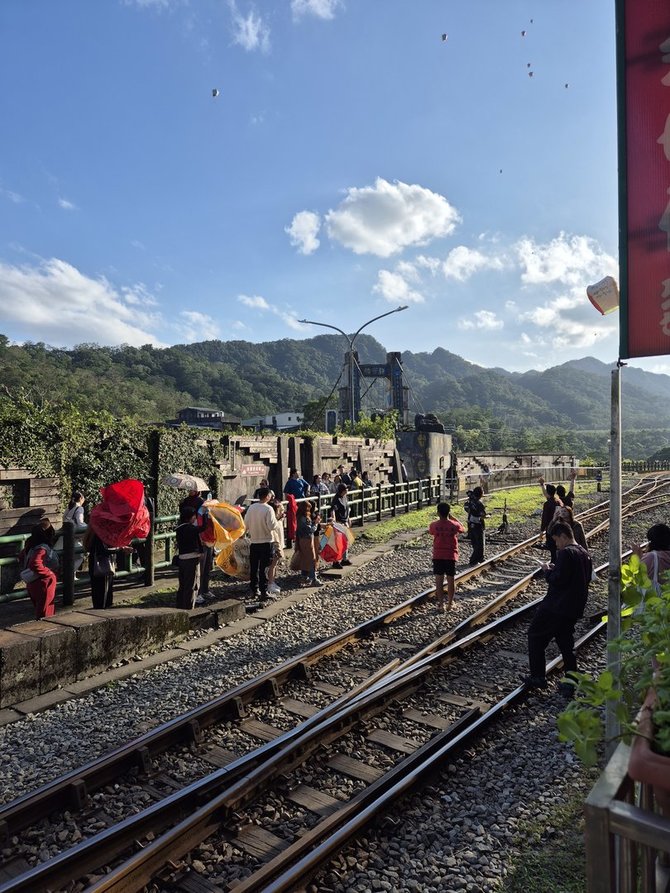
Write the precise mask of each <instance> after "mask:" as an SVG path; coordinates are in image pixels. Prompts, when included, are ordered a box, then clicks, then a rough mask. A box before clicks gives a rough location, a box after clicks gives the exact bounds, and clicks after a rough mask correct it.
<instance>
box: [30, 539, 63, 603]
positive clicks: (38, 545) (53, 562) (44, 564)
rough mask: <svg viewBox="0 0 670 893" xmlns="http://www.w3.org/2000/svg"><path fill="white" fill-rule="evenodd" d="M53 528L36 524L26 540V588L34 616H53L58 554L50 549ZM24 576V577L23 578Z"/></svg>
mask: <svg viewBox="0 0 670 893" xmlns="http://www.w3.org/2000/svg"><path fill="white" fill-rule="evenodd" d="M52 531H53V528H51V530H49V529H46V530H45V529H44V527H42V525H41V524H37V525H36V526H35V527H34V528H33V531H32V534H31V535H30V537H29V539H28V541H27V542H26V546H27V547H28V548H27V551H26V555H25V559H24V568H25V570H24V574H25V577H28V579H26V589H27V590H28V595H29V596H30V600H31V602H32V603H33V605H34V606H35V617H36V618H37V620H41V619H42V617H53V615H54V613H55V610H56V609H55V605H54V602H55V599H56V574H55V571H56V570H58V555H57V554H56V552H55V551H54V550H53V549H52V544H53V533H52ZM25 577H24V579H25Z"/></svg>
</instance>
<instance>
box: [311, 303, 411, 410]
mask: <svg viewBox="0 0 670 893" xmlns="http://www.w3.org/2000/svg"><path fill="white" fill-rule="evenodd" d="M401 310H407V305H405V306H401V307H396V308H395V309H394V310H388V311H387V312H386V313H380V315H379V316H373V317H372V319H369V320H368V321H367V322H364V323H363V325H362V326H361V327H360V328H359V329H358V330H357V331H356V332H354V334H353V335H351V336H349V335H347V333H346V332H345V331H344V330H343V329H340V328H338V326H334V325H332V324H331V323H329V322H315V321H314V320H313V319H299V320H298V322H300V323H304V324H305V325H308V326H323V327H324V328H326V329H334V330H335V331H336V332H339V333H340V335H344V337H345V338H346V339H347V344H348V345H349V418H350V420H351V424H352V425H354V424H355V423H356V418H355V415H356V411H355V404H354V342H355V340H356V338H358V336H359V335H360V333H361V332H362V331H363V329H364V328H365V327H366V326H369V325H370V323H373V322H376V321H377V320H378V319H383V318H384V317H385V316H390V315H391V314H392V313H400V311H401Z"/></svg>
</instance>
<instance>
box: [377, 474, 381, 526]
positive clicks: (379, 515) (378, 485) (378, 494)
mask: <svg viewBox="0 0 670 893" xmlns="http://www.w3.org/2000/svg"><path fill="white" fill-rule="evenodd" d="M381 519H382V483H381V481H380V482H379V483H378V484H377V520H378V521H381Z"/></svg>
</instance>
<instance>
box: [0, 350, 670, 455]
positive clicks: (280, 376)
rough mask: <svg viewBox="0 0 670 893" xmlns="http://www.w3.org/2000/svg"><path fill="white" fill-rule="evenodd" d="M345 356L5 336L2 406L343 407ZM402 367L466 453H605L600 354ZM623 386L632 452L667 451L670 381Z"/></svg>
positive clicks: (154, 413) (131, 409)
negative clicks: (537, 361)
mask: <svg viewBox="0 0 670 893" xmlns="http://www.w3.org/2000/svg"><path fill="white" fill-rule="evenodd" d="M356 346H357V349H358V352H359V358H360V360H361V362H364V363H379V362H383V361H384V359H385V356H386V349H385V348H384V347H383V345H381V344H380V343H379V342H378V341H376V340H375V339H374V338H372V337H371V336H369V335H361V336H359V337H358V339H357V341H356ZM343 357H344V351H343V341H342V338H340V337H339V336H337V335H319V336H317V337H315V338H310V339H308V340H301V341H297V340H292V339H288V338H285V339H281V340H278V341H272V342H266V343H262V344H253V343H251V342H247V341H203V342H200V343H196V344H180V345H175V346H173V347H167V348H162V349H158V348H154V347H151V346H150V345H145V346H143V347H129V346H127V345H123V346H119V347H98V346H97V345H94V344H82V345H78V346H76V347H74V348H72V349H71V350H64V349H60V348H52V347H49V346H47V345H45V344H43V343H36V344H35V343H27V344H24V345H21V346H19V345H12V344H10V343H9V341H8V339H7V338H5V337H4V336H0V375H1V382H2V385H3V390H4V394H5V396H4V399H9V398H10V397H11V395H12V394H13V393H17V392H18V391H20V390H22V391H23V393H24V394H26V395H27V396H28V397H29V398H30V399H31V400H33V401H34V402H40V403H44V402H47V403H52V404H58V403H61V402H70V403H72V404H74V405H75V406H77V407H79V408H80V409H82V410H86V409H94V410H108V411H110V412H112V413H113V414H115V415H135V416H139V417H140V418H142V419H145V420H147V421H161V420H165V419H169V418H174V417H175V413H176V410H177V409H179V408H181V407H183V406H189V405H190V406H212V407H217V408H219V409H223V410H224V411H226V412H229V413H231V414H233V415H238V416H240V417H242V418H245V417H248V416H252V415H261V414H270V413H272V412H277V411H281V410H286V409H302V408H303V407H304V406H305V404H307V403H309V402H310V401H317V400H322V399H324V398H326V397H328V396H330V400H329V405H330V406H336V405H337V388H338V386H340V385H341V376H342V371H343ZM402 361H403V368H404V372H405V377H406V382H407V384H408V386H409V388H410V405H411V412H412V414H414V413H415V412H434V413H436V414H437V415H438V416H439V417H440V418H441V419H442V420H443V421H444V422H445V424H446V425H447V426H448V428H449V429H450V430H453V431H455V432H456V434H457V439H458V440H459V444H460V446H461V447H462V448H484V447H487V448H494V449H505V448H510V447H513V448H516V449H539V448H545V449H549V448H552V449H553V448H555V449H559V450H562V449H568V448H571V449H577V448H579V449H581V450H583V451H589V452H596V453H599V454H601V453H602V452H603V450H604V445H606V440H607V431H608V429H609V424H610V421H609V414H610V408H609V404H610V367H609V366H607V365H606V364H604V363H601V362H600V361H598V360H596V359H594V358H593V357H585V358H583V359H580V360H574V361H570V362H567V363H563V364H561V365H558V366H554V367H552V368H551V369H547V370H545V371H544V372H537V371H530V372H524V373H510V372H507V371H506V370H503V369H485V368H483V367H481V366H477V365H475V364H474V363H469V362H468V361H467V360H464V359H463V358H462V357H459V356H457V355H456V354H453V353H450V352H449V351H447V350H444V349H443V348H437V349H436V350H434V351H432V352H431V353H412V352H410V351H405V352H404V353H403V354H402ZM622 378H623V387H622V393H623V397H622V407H623V418H624V431H629V432H631V435H630V436H631V438H632V440H631V443H632V444H633V446H631V449H630V450H629V451H627V452H626V455H631V456H632V455H649V454H650V453H652V452H654V450H658V449H662V448H664V447H667V446H669V445H670V401H668V400H667V395H668V394H669V393H670V376H667V375H655V374H653V373H650V372H644V371H642V370H640V369H634V368H625V369H624V370H623V376H622ZM366 384H367V382H366ZM2 399H3V396H2V393H0V400H2ZM539 432H542V437H539ZM579 432H581V434H580V436H579V437H577V433H579ZM538 438H539V439H538ZM552 444H553V446H552ZM575 444H577V446H576V445H575ZM624 445H625V440H624Z"/></svg>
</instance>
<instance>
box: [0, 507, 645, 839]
mask: <svg viewBox="0 0 670 893" xmlns="http://www.w3.org/2000/svg"><path fill="white" fill-rule="evenodd" d="M629 492H630V491H629ZM537 539H538V537H537V536H534V537H531V538H530V539H529V540H526V541H524V542H523V543H521V544H517V545H515V546H513V547H510V548H509V549H507V550H505V551H504V552H502V553H499V554H497V555H495V556H493V557H492V558H491V559H489V560H488V561H487V562H485V563H483V564H482V565H479V566H477V567H476V568H472V569H470V570H468V571H466V572H465V573H464V574H462V575H459V579H461V580H464V579H468V578H470V577H471V576H476V575H478V574H479V573H481V572H482V571H483V570H484V569H485V568H487V567H495V565H496V564H497V563H498V562H501V561H504V560H506V559H507V558H508V557H511V556H512V555H514V554H516V553H517V552H519V551H521V550H522V549H523V548H525V547H527V546H528V545H529V544H532V543H533V542H534V541H535V540H537ZM537 574H538V571H537V570H535V571H533V572H532V573H531V574H529V575H527V576H526V577H525V578H524V579H523V580H522V581H521V582H520V583H518V584H516V585H515V586H512V587H510V588H509V589H508V590H506V591H505V592H504V593H502V595H501V596H499V597H498V598H497V599H494V600H493V602H492V603H489V605H487V606H484V608H483V609H480V611H479V612H475V614H473V615H471V617H470V618H467V619H466V620H465V621H463V622H462V623H461V624H459V626H458V627H457V628H455V631H450V632H449V633H447V634H446V636H444V637H442V639H441V640H438V641H437V642H436V643H432V645H429V646H426V649H423V650H422V651H421V652H419V654H418V655H415V656H413V658H411V659H410V661H411V662H416V661H417V660H419V659H420V657H421V656H422V655H423V654H424V653H425V654H428V653H431V652H433V651H434V650H435V649H436V648H439V647H440V646H441V645H442V644H445V643H446V642H448V641H453V640H454V639H455V638H457V637H458V636H459V635H462V634H463V633H464V632H466V631H467V629H469V628H471V627H472V626H475V625H477V623H481V622H482V619H483V618H484V617H486V616H489V615H490V613H492V612H493V611H494V610H497V609H498V608H499V607H500V606H501V605H502V604H503V603H504V602H505V601H507V600H509V599H510V598H512V597H513V596H514V594H516V593H518V591H520V590H521V589H522V588H525V586H527V585H528V584H529V583H530V581H531V580H532V579H533V578H534V577H535V576H537ZM433 591H434V589H430V590H426V591H425V592H422V593H419V595H417V596H414V597H413V598H411V599H408V600H407V601H406V602H403V603H402V604H401V605H399V606H396V608H392V609H389V610H388V611H386V612H383V613H382V614H380V615H377V617H375V618H372V619H371V620H369V621H365V622H364V623H363V624H361V625H359V627H356V628H354V629H352V630H348V631H346V632H345V633H343V634H340V635H339V636H336V637H333V638H332V639H330V640H328V641H327V642H326V643H323V644H322V645H321V646H316V647H315V648H313V649H310V650H309V651H308V652H306V653H305V654H303V655H299V656H298V657H297V658H294V659H292V660H290V661H287V662H285V663H284V664H283V665H281V666H280V668H275V670H273V671H268V672H267V673H265V674H261V676H260V677H258V679H257V680H252V681H251V683H243V684H242V685H241V686H238V687H236V689H233V690H232V692H228V693H226V694H225V695H223V696H220V698H219V699H215V701H214V702H212V703H211V704H210V705H204V707H199V708H196V709H195V710H193V711H189V713H187V714H185V715H184V716H183V717H180V718H178V719H177V720H172V721H170V722H168V723H166V724H164V725H163V727H160V728H159V729H158V730H152V732H149V733H147V734H146V735H145V736H142V737H141V738H140V739H138V740H136V741H134V742H131V744H130V745H126V746H125V747H122V748H119V749H118V750H117V752H115V753H117V754H118V753H119V752H122V753H125V757H126V759H127V758H128V757H130V759H131V765H132V764H135V763H136V762H139V763H140V765H142V766H146V763H147V752H146V749H144V747H143V744H144V743H145V741H146V739H147V738H152V737H153V738H156V733H157V732H158V733H159V736H158V740H162V741H166V740H167V739H166V737H165V736H166V734H167V735H168V736H169V734H170V731H172V732H174V728H172V727H174V725H175V723H179V726H180V727H182V728H184V727H185V728H186V729H188V732H189V734H190V735H192V737H195V738H197V735H198V731H199V725H198V724H195V723H194V722H193V720H194V719H195V716H194V715H198V714H200V715H202V711H203V710H204V709H205V708H207V707H209V708H210V709H209V711H208V712H209V714H210V716H211V711H212V710H218V711H220V710H221V708H222V707H224V706H226V705H228V704H231V703H233V704H235V708H234V712H237V713H238V714H239V701H238V702H237V703H236V702H235V701H234V699H235V697H240V696H242V697H243V696H244V695H245V694H246V695H247V696H248V695H249V686H251V685H252V683H254V682H255V683H256V685H257V686H261V685H263V684H264V683H265V684H267V682H268V681H269V680H270V679H271V678H275V679H276V678H277V676H278V675H280V676H281V672H280V673H279V674H278V673H277V670H280V671H282V670H283V671H284V675H283V678H286V676H287V675H288V674H289V673H290V668H304V667H305V666H308V665H309V662H308V661H309V659H310V658H312V657H314V656H315V655H316V654H317V653H319V652H323V651H324V649H327V650H328V653H333V652H334V651H336V650H339V648H337V647H333V646H334V645H335V643H339V642H341V643H342V644H341V646H340V647H343V646H344V644H346V643H347V642H348V641H353V640H355V639H357V638H361V637H362V636H364V635H369V633H370V632H373V631H374V630H375V629H378V628H380V627H381V626H383V625H384V624H386V623H389V622H391V621H392V619H395V617H398V616H402V615H403V614H404V613H407V612H408V611H410V610H412V608H413V607H414V606H415V604H421V603H422V602H423V601H425V600H426V598H428V597H429V595H430V594H431V593H432V592H433ZM533 604H535V603H533ZM528 607H532V605H531V606H528ZM315 660H316V658H315V657H314V660H312V662H315ZM367 681H368V682H369V680H367ZM348 695H349V696H351V692H349V693H348ZM254 696H255V695H252V696H251V697H248V698H247V701H248V700H251V699H253V697H254ZM222 702H224V703H222ZM335 703H336V704H337V703H338V702H335ZM219 715H220V713H219ZM211 721H212V722H215V721H216V718H213V719H212V720H211ZM297 728H298V729H300V728H304V724H301V726H299V727H297ZM276 743H277V742H272V743H271V744H276ZM167 746H169V742H168V743H166V744H165V747H167ZM155 749H156V750H157V749H158V748H155ZM162 749H165V748H164V747H163V748H162ZM270 750H271V746H265V747H263V748H259V749H257V752H254V753H258V754H259V755H260V754H261V751H262V752H263V754H264V755H265V756H267V754H268V753H269V752H270ZM110 756H113V754H112V755H107V758H102V759H98V760H95V761H93V763H92V764H89V766H90V767H91V768H93V767H97V768H98V769H101V768H102V767H101V764H103V763H106V762H107V761H108V758H109V757H110ZM247 756H251V755H247ZM259 758H261V756H259ZM243 759H244V758H243ZM119 765H120V764H119V763H118V762H117V764H116V769H115V770H114V771H115V774H114V775H112V776H110V778H108V779H106V780H102V781H100V784H105V783H107V781H108V780H111V778H112V777H116V775H118V774H119V770H118V766H119ZM87 768H89V767H87V766H85V767H81V768H80V769H79V770H75V771H74V772H72V773H69V774H68V776H66V777H65V778H64V779H59V780H57V781H56V782H55V783H52V784H51V785H46V786H44V787H43V789H40V790H38V791H37V792H33V793H32V794H30V795H26V797H24V798H20V799H19V800H18V801H14V803H12V804H8V807H5V808H4V809H3V808H0V821H1V820H2V818H3V816H2V812H5V813H6V814H8V813H11V811H12V808H13V809H14V815H17V814H19V813H17V811H16V807H17V806H20V807H22V808H23V809H24V810H26V813H25V814H27V812H28V811H31V815H30V820H31V821H34V820H35V811H34V808H33V807H34V803H32V804H31V803H29V801H31V800H34V799H35V798H36V797H37V796H38V795H39V794H40V793H43V792H44V790H45V789H48V788H51V791H50V794H51V795H52V796H56V797H57V796H58V793H57V792H56V791H55V790H54V787H57V786H58V787H60V789H61V793H62V791H63V789H65V790H66V791H67V793H68V794H70V795H72V796H74V797H76V798H77V799H79V798H83V795H84V793H85V788H84V790H83V791H82V787H81V782H82V781H83V779H82V774H83V773H84V771H85V770H86V769H87ZM108 768H109V767H108ZM228 768H229V767H226V769H228ZM99 777H100V776H99ZM84 784H85V782H84ZM200 796H205V795H204V792H201V793H200ZM167 799H168V800H170V799H171V798H167ZM161 802H162V801H161ZM42 803H43V805H42V810H43V814H45V813H46V812H50V811H51V810H52V808H53V807H52V806H51V803H48V798H47V799H44V800H43V801H42ZM45 804H48V805H45ZM4 827H5V829H8V825H7V824H5V826H4ZM15 827H16V826H15ZM12 830H13V829H12ZM110 830H113V829H110ZM103 833H104V832H103ZM92 839H93V838H92Z"/></svg>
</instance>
